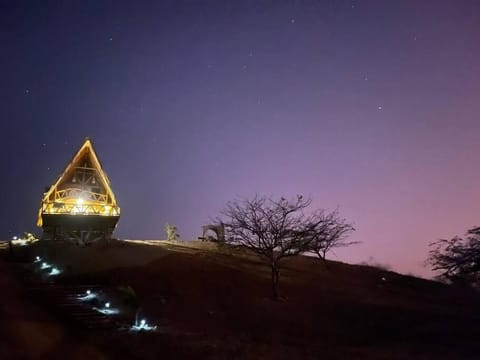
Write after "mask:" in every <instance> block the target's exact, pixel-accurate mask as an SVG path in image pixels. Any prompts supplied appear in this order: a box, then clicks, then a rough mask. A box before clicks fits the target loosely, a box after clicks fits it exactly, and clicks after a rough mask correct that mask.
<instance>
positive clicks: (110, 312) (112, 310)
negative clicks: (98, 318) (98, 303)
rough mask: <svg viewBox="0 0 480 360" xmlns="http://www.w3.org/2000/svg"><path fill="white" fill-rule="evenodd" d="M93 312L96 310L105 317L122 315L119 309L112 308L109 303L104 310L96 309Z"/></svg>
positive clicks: (104, 306)
mask: <svg viewBox="0 0 480 360" xmlns="http://www.w3.org/2000/svg"><path fill="white" fill-rule="evenodd" d="M93 310H96V311H98V312H100V313H102V314H105V315H115V314H118V313H120V311H119V310H118V309H116V308H112V307H111V305H110V303H109V302H106V303H105V305H103V307H102V308H98V307H94V308H93Z"/></svg>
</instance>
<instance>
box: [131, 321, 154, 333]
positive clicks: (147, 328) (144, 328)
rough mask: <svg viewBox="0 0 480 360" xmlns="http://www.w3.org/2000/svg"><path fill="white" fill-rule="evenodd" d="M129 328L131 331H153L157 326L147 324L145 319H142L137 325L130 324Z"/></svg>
mask: <svg viewBox="0 0 480 360" xmlns="http://www.w3.org/2000/svg"><path fill="white" fill-rule="evenodd" d="M130 330H131V331H155V330H157V326H156V325H155V326H151V325H148V323H147V320H145V319H142V320H141V321H140V324H139V325H132V326H131V327H130Z"/></svg>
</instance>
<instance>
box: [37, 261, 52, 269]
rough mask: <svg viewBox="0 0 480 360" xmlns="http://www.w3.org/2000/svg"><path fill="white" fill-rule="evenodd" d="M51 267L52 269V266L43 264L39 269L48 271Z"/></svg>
mask: <svg viewBox="0 0 480 360" xmlns="http://www.w3.org/2000/svg"><path fill="white" fill-rule="evenodd" d="M51 267H52V265H50V264H49V263H47V262H43V263H42V266H41V267H40V269H48V268H51Z"/></svg>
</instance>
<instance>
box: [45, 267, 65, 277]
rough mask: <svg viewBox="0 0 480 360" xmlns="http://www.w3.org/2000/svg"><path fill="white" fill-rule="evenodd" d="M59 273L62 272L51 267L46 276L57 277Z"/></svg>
mask: <svg viewBox="0 0 480 360" xmlns="http://www.w3.org/2000/svg"><path fill="white" fill-rule="evenodd" d="M61 272H62V271H61V270H59V269H58V268H56V267H53V268H52V269H51V270H50V272H49V273H48V275H50V276H54V275H58V274H60V273H61Z"/></svg>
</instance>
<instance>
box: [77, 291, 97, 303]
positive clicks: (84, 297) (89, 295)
mask: <svg viewBox="0 0 480 360" xmlns="http://www.w3.org/2000/svg"><path fill="white" fill-rule="evenodd" d="M96 297H97V294H95V293H92V292H91V291H90V290H87V291H85V295H79V296H78V300H80V301H89V300H93V299H95V298H96Z"/></svg>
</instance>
